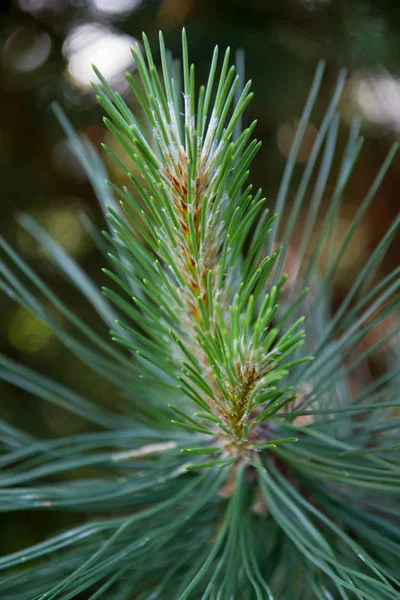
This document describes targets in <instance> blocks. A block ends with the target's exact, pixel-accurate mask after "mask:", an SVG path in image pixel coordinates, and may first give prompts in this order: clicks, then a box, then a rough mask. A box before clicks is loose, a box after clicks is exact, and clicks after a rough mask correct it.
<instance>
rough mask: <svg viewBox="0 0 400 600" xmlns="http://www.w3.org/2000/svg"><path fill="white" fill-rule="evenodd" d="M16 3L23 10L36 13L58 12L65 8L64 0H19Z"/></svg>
mask: <svg viewBox="0 0 400 600" xmlns="http://www.w3.org/2000/svg"><path fill="white" fill-rule="evenodd" d="M18 4H19V5H20V7H21V9H22V10H23V11H24V12H27V13H31V14H38V13H41V12H52V13H58V12H60V11H62V10H63V9H64V8H65V5H66V1H65V0H19V2H18Z"/></svg>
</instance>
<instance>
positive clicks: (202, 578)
mask: <svg viewBox="0 0 400 600" xmlns="http://www.w3.org/2000/svg"><path fill="white" fill-rule="evenodd" d="M182 42H183V43H182V64H181V65H179V64H177V63H176V62H173V61H172V60H171V57H170V55H169V53H168V52H167V51H166V50H165V47H164V42H163V38H162V35H161V34H160V57H161V64H160V65H159V66H158V67H156V65H155V63H154V59H153V57H152V53H151V50H150V46H149V43H148V41H147V38H146V36H143V45H139V44H137V45H136V46H135V47H134V48H133V50H132V52H133V57H134V60H135V63H136V66H137V69H138V73H139V76H140V82H138V80H137V79H136V78H133V77H132V76H127V78H128V82H129V84H130V86H131V88H132V90H133V92H134V94H135V95H136V97H137V99H138V102H139V104H140V105H141V109H142V114H141V115H140V116H139V115H136V114H133V113H132V111H131V109H130V108H129V107H128V105H127V104H126V102H125V101H124V99H123V98H122V97H121V95H120V94H118V93H117V92H115V91H114V90H113V89H112V88H111V87H110V85H109V84H108V83H107V81H106V80H105V79H104V78H103V76H102V75H101V73H99V72H98V71H97V70H96V69H95V71H96V75H97V77H98V80H99V85H97V84H94V85H95V88H96V91H97V94H98V100H99V102H100V104H101V106H102V107H103V108H104V110H105V112H106V113H107V118H105V120H104V122H105V124H106V126H107V127H108V129H109V130H110V132H111V133H112V135H113V136H114V138H115V140H116V141H117V142H118V143H119V144H120V147H121V151H122V154H123V156H124V157H125V158H126V160H122V159H121V154H120V153H118V154H117V153H115V152H114V151H113V150H112V149H111V148H107V147H106V148H105V149H106V151H107V152H108V153H109V154H110V155H111V156H112V158H113V159H114V160H115V161H116V163H117V165H118V166H119V168H120V169H121V170H122V173H123V174H124V177H125V179H126V182H127V185H126V186H122V187H119V186H117V185H115V184H114V183H112V182H107V181H106V178H107V175H106V173H105V169H104V167H103V164H102V162H101V160H100V158H99V156H98V154H97V153H96V151H95V150H94V148H93V147H92V145H91V144H90V143H89V142H88V141H87V140H86V139H85V138H83V137H81V136H78V135H77V134H76V133H75V132H74V131H73V129H72V128H71V126H70V124H69V122H68V121H67V119H66V117H65V116H64V114H63V113H62V111H61V110H60V108H58V107H55V111H56V114H57V116H58V118H59V121H60V123H61V125H62V126H63V127H64V130H65V132H66V134H67V135H68V138H69V141H70V144H71V148H72V150H73V152H74V154H75V156H76V157H77V158H78V160H79V161H80V163H81V165H82V167H83V168H84V170H85V171H86V173H87V175H88V177H89V178H90V180H91V183H92V185H93V188H94V190H95V192H96V194H97V196H98V199H99V202H100V205H101V207H102V209H103V210H104V213H105V215H106V219H107V224H108V226H107V229H106V230H105V231H104V232H103V233H104V236H103V239H102V240H101V241H99V249H100V251H101V252H103V253H104V264H105V265H107V266H106V267H105V268H104V273H105V275H106V276H107V277H108V281H109V285H107V286H106V287H105V288H103V289H98V287H97V285H95V283H94V282H93V281H92V280H91V279H90V278H89V276H88V275H87V274H86V273H85V272H84V271H83V270H82V269H81V268H80V266H79V265H78V264H76V263H75V262H74V261H73V260H72V258H71V257H69V256H68V255H67V254H66V252H65V251H64V250H63V249H62V248H61V247H60V246H59V245H58V243H57V242H56V241H55V240H54V239H52V238H51V237H50V236H49V235H48V234H47V233H46V232H45V231H44V230H43V229H42V228H41V227H40V226H39V224H38V223H37V222H36V221H34V220H33V219H32V217H30V216H28V215H23V216H21V217H20V218H19V222H20V225H21V226H22V227H23V228H24V229H25V230H26V231H27V232H28V233H29V234H30V235H31V236H33V238H34V239H35V240H37V241H38V242H39V243H40V244H41V245H42V246H43V247H44V248H45V249H46V251H47V252H48V254H49V255H50V257H51V259H52V261H53V262H54V263H55V264H56V265H57V266H58V268H59V269H60V271H61V272H62V273H63V275H64V276H65V277H66V278H67V279H68V280H69V282H70V283H71V285H72V286H74V287H75V288H76V289H78V290H79V292H80V293H81V294H82V299H83V301H86V302H89V303H90V304H91V306H92V308H93V310H94V311H96V312H97V313H98V315H99V316H100V318H101V319H102V320H103V321H104V323H105V324H106V326H107V328H108V329H110V332H111V334H110V337H109V338H106V337H103V336H102V335H101V334H99V332H98V331H96V330H94V329H93V328H92V327H91V326H89V325H88V324H87V323H85V322H84V320H82V319H81V318H80V317H79V316H78V315H76V314H74V312H72V311H71V310H70V309H69V308H68V306H67V305H66V304H65V303H64V302H63V300H62V299H61V298H60V297H59V296H58V295H57V294H56V293H55V292H54V291H52V290H51V289H50V288H49V286H48V285H47V284H46V283H45V281H43V280H42V279H41V278H40V277H39V276H38V275H37V274H36V273H35V272H34V271H33V270H32V269H31V268H30V267H29V265H28V264H27V263H26V262H25V261H24V260H23V259H22V258H21V257H20V256H19V255H18V254H17V252H16V251H15V250H14V249H13V248H12V247H11V246H10V245H9V244H8V243H7V242H6V241H5V240H4V239H0V247H1V253H2V258H1V261H0V286H1V289H2V290H3V291H4V292H5V293H6V294H8V295H9V296H11V297H12V298H13V299H14V300H15V302H16V303H18V304H19V305H20V306H21V307H23V308H24V309H26V310H28V311H30V312H32V313H33V314H35V315H36V316H37V317H39V318H40V319H42V320H43V321H44V322H45V323H46V324H47V325H48V326H49V327H51V329H52V330H53V332H54V335H55V336H56V337H57V338H58V339H59V340H60V341H61V342H62V343H63V344H64V345H65V346H66V347H67V348H68V349H69V351H70V352H71V353H73V354H74V355H75V356H76V357H78V358H79V360H80V361H82V362H83V363H84V364H85V365H86V366H87V369H90V370H91V371H92V372H94V373H95V374H96V375H97V377H98V378H99V379H100V380H101V381H107V382H109V383H110V384H112V386H114V387H115V389H118V390H119V396H120V398H121V399H122V400H123V403H124V410H123V411H114V410H112V409H111V408H105V407H103V406H101V405H99V404H96V401H95V399H89V398H85V397H82V396H81V395H80V394H78V393H76V392H74V391H73V390H72V389H69V388H66V387H64V386H63V385H61V384H59V383H57V382H56V381H53V380H52V379H50V378H48V377H45V376H44V375H41V374H39V373H37V372H34V371H32V370H30V369H28V368H27V367H24V366H22V365H20V364H18V363H16V362H15V361H13V360H11V359H10V358H8V357H6V356H0V375H1V377H2V379H4V380H5V381H7V382H9V383H11V384H13V385H15V386H18V387H19V388H21V389H23V390H25V391H27V392H29V393H30V394H32V395H33V396H36V397H38V398H41V399H44V400H46V401H48V402H51V403H55V404H56V405H58V406H61V407H63V408H65V409H67V410H69V411H71V412H72V413H75V414H76V415H79V417H81V418H82V419H85V420H86V421H87V422H88V423H90V424H91V430H90V431H89V432H88V433H84V434H76V435H72V436H65V437H61V438H58V439H40V438H39V437H37V438H34V437H33V436H31V435H28V434H26V433H25V432H24V431H22V430H20V429H17V428H16V427H14V426H11V425H10V424H8V423H6V422H5V421H1V422H0V439H1V441H2V443H3V450H2V453H1V454H0V464H1V467H2V477H1V490H0V507H1V510H2V511H18V510H25V511H26V510H30V511H32V518H35V516H34V515H35V511H38V510H40V511H46V510H52V511H54V510H58V511H64V512H70V513H76V514H78V515H79V514H81V515H83V519H81V524H80V525H78V526H76V527H73V528H70V529H68V530H66V531H62V532H60V533H57V534H55V535H54V536H53V537H50V538H48V539H44V540H43V541H42V542H40V543H38V544H35V545H33V546H30V547H27V548H24V549H22V550H20V551H18V552H15V553H13V554H8V555H3V556H2V557H1V558H0V571H1V572H0V597H1V598H2V599H4V600H33V599H35V600H56V599H60V600H61V599H62V600H67V599H69V598H75V597H83V598H90V599H92V600H95V599H96V600H97V599H99V598H101V599H103V598H104V599H109V600H133V598H135V599H136V600H155V599H156V598H157V599H160V600H162V599H165V600H178V599H179V600H184V599H186V598H193V599H196V598H199V599H200V598H203V599H207V598H209V599H210V600H217V599H219V600H228V599H238V600H252V599H258V600H267V599H268V600H271V599H279V600H282V599H285V600H286V599H287V600H297V599H298V600H300V599H301V600H307V599H313V598H317V599H325V600H326V599H331V600H333V599H336V598H338V599H339V598H340V599H352V598H357V599H362V600H389V599H393V598H400V578H399V564H400V502H399V492H400V467H399V458H400V454H399V442H398V440H399V412H398V411H399V406H400V402H399V400H398V382H399V379H398V377H399V368H398V351H397V350H396V347H395V340H396V339H398V338H396V336H397V334H398V331H399V328H398V327H397V328H395V327H394V328H390V330H389V331H386V332H385V333H384V334H382V337H379V339H376V337H375V338H374V339H375V341H374V343H373V344H372V345H371V344H369V345H365V344H363V342H364V341H365V339H366V338H367V336H368V335H369V334H370V333H371V331H376V330H378V329H379V324H380V323H381V322H382V321H383V320H384V319H387V318H391V317H393V316H395V313H396V311H398V309H399V303H400V302H399V292H398V290H399V287H400V277H399V274H400V268H396V269H395V270H393V271H392V272H390V273H389V274H387V275H384V276H382V277H379V276H378V273H379V268H380V265H381V264H382V262H383V261H384V258H385V254H386V252H387V250H388V248H389V246H390V243H391V241H392V240H393V238H394V236H395V235H396V233H397V232H398V229H399V224H400V218H399V217H398V218H397V219H396V220H395V221H394V222H393V224H392V226H391V227H390V228H389V229H388V231H387V232H386V234H385V235H384V237H383V238H382V240H381V241H380V243H379V244H378V246H377V247H376V248H375V250H374V251H373V252H372V254H371V256H370V257H369V259H368V260H367V262H366V264H365V265H364V267H363V268H362V269H361V271H360V273H359V275H358V276H357V278H356V279H355V281H354V282H353V284H352V286H351V288H350V290H349V291H348V293H347V295H346V296H345V298H344V299H343V300H342V302H341V304H340V305H339V307H338V308H336V309H335V310H333V309H332V298H331V291H332V281H333V279H334V276H335V273H336V271H337V268H338V265H339V264H340V261H341V259H342V257H343V255H344V253H345V252H346V249H347V248H348V247H349V244H350V243H351V240H352V238H353V236H354V233H355V232H356V230H357V227H358V226H359V224H360V223H361V220H362V218H363V216H364V214H365V213H366V211H367V209H368V207H369V206H370V204H371V202H372V201H373V198H374V195H375V193H376V191H377V189H378V187H379V185H380V184H381V182H382V179H383V178H384V176H385V173H386V171H387V170H388V168H389V165H390V163H391V161H392V159H393V156H394V154H395V151H396V147H393V149H392V150H391V151H390V153H389V155H388V157H387V159H386V160H385V161H384V163H383V164H382V166H381V168H380V169H379V172H378V173H377V175H376V177H375V179H374V181H373V184H372V186H371V188H370V190H369V191H368V193H367V194H366V196H365V198H364V200H363V201H362V203H361V204H360V206H359V208H358V211H357V213H356V215H355V217H354V220H353V222H352V223H351V225H350V227H349V229H348V231H347V232H346V235H345V236H344V239H343V241H342V243H341V244H340V245H339V247H334V245H332V243H331V241H332V235H333V231H334V229H335V225H336V223H337V220H338V218H339V214H340V208H341V203H342V199H343V195H344V193H345V190H346V186H347V184H348V181H349V178H350V175H351V172H352V169H353V166H354V165H355V163H356V161H357V158H358V156H359V153H360V150H361V146H362V141H363V140H362V138H361V137H360V124H359V122H358V121H355V122H354V123H353V124H352V126H351V128H350V130H349V136H348V140H347V144H346V147H345V149H344V152H343V155H342V157H341V158H340V161H339V163H338V164H339V167H338V168H337V169H336V168H335V171H334V173H333V172H332V164H333V161H334V158H335V160H336V162H337V161H338V159H337V157H336V156H335V151H336V150H337V137H338V129H339V119H340V117H339V114H338V110H337V109H338V103H339V100H340V97H341V92H342V90H343V86H344V81H345V74H344V73H342V72H341V73H340V74H339V77H338V80H337V84H336V87H335V89H334V91H333V93H332V96H331V101H330V104H329V106H328V108H327V111H326V113H325V115H324V117H323V119H322V122H321V124H320V128H319V132H318V135H317V137H316V138H315V141H314V145H313V147H312V149H311V152H310V155H309V158H308V161H307V163H306V164H305V167H304V171H303V173H302V176H301V178H300V181H299V183H298V185H297V186H294V169H295V164H296V156H297V153H298V151H299V148H300V145H301V141H302V137H303V135H304V132H305V129H306V126H307V123H308V121H309V119H310V115H311V112H312V110H313V107H314V105H315V102H316V100H317V97H318V93H319V90H320V86H321V82H322V77H323V70H324V65H323V64H322V63H321V64H320V65H319V66H318V68H317V71H316V74H315V78H314V81H313V84H312V87H311V91H310V94H309V97H308V100H307V103H306V106H305V108H304V112H303V115H302V118H301V120H300V122H299V125H298V128H297V130H296V136H295V139H294V141H293V144H292V149H291V152H290V155H289V158H288V161H287V165H286V168H285V171H284V173H283V177H282V183H281V186H280V189H279V193H278V195H277V198H276V202H275V207H272V209H273V210H270V209H271V207H270V206H269V203H268V202H267V201H266V200H265V199H264V198H263V197H262V193H261V191H258V192H256V193H253V191H252V186H251V185H250V184H249V183H248V176H249V167H250V164H251V162H252V160H253V158H254V157H255V155H256V153H257V150H258V148H259V143H258V142H257V141H256V140H254V139H253V137H252V136H253V131H254V128H255V123H253V124H251V125H250V126H249V127H247V128H245V129H243V128H242V115H243V112H244V110H245V109H246V107H247V105H248V103H249V102H250V101H251V98H252V94H251V92H250V82H249V83H247V84H246V85H244V86H242V85H241V79H242V78H241V77H240V74H239V75H238V74H236V72H235V67H233V66H230V54H229V50H228V51H226V53H225V54H224V56H223V57H222V60H219V57H218V54H219V53H218V48H216V49H215V52H214V55H213V57H212V61H211V66H210V70H209V76H208V79H207V81H206V83H205V84H204V85H201V86H200V87H199V88H198V87H197V85H196V82H195V70H194V67H193V66H192V65H190V64H189V58H188V52H187V43H186V37H185V32H183V37H182ZM181 80H182V85H181ZM328 178H329V180H330V181H332V180H334V185H333V186H329V187H328V185H327V183H328ZM128 182H129V184H128ZM294 188H296V189H294ZM289 195H291V196H293V198H292V199H291V201H290V205H288V202H287V201H288V198H289ZM328 195H329V198H328V200H327V196H328ZM323 204H324V210H323V211H322V206H323ZM301 211H303V213H305V215H306V216H305V219H304V222H303V223H302V230H301V235H300V236H297V237H296V236H295V235H294V234H295V231H297V222H298V220H299V215H300V212H301ZM321 213H323V216H322V217H321V216H320V215H321ZM100 237H101V236H97V237H96V239H99V238H100ZM294 239H296V242H295V243H294ZM322 253H328V254H329V257H330V260H329V264H328V267H327V268H325V269H324V270H323V272H321V270H320V269H319V268H318V265H319V258H320V256H321V255H322ZM293 256H294V258H293ZM288 266H290V269H288ZM285 270H288V274H285ZM49 306H51V308H52V310H51V311H49V310H48V307H49ZM54 311H58V312H59V313H60V314H61V315H62V316H63V319H64V321H65V322H66V323H68V327H66V326H65V327H64V326H63V325H62V324H60V322H59V321H57V319H55V318H54ZM379 331H381V330H380V329H379ZM72 332H73V333H72ZM387 345H391V347H392V351H391V353H388V356H389V359H388V361H387V362H388V364H387V365H386V366H385V369H384V371H383V373H382V374H381V375H379V376H378V377H376V376H375V377H374V376H373V375H372V374H371V371H370V368H369V365H370V361H371V357H372V356H373V354H374V353H375V352H378V351H379V350H380V349H382V348H383V347H386V346H387ZM71 473H73V474H74V476H73V477H71Z"/></svg>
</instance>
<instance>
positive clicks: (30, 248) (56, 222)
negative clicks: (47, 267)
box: [17, 197, 93, 263]
mask: <svg viewBox="0 0 400 600" xmlns="http://www.w3.org/2000/svg"><path fill="white" fill-rule="evenodd" d="M84 205H85V203H84V201H83V200H81V199H80V198H77V197H67V198H63V204H61V206H60V205H58V206H57V205H56V206H52V207H51V208H47V209H45V210H43V211H41V212H38V211H36V212H32V213H31V214H32V216H33V217H34V218H35V219H37V221H38V223H39V224H40V225H41V226H42V227H43V228H44V229H45V230H46V231H47V232H48V233H49V234H50V235H51V237H52V238H53V239H54V240H55V241H56V242H57V243H58V244H60V246H62V248H63V249H64V250H65V251H66V252H67V254H69V255H70V256H72V257H74V258H78V257H80V256H83V255H85V254H87V253H88V252H90V251H91V250H92V248H93V242H92V240H91V238H90V236H89V235H88V233H87V231H86V228H85V225H84V223H83V219H82V218H81V216H80V215H81V211H82V209H83V206H84ZM17 242H18V246H19V247H20V248H21V250H22V252H24V254H27V255H29V257H30V258H31V259H32V258H45V260H46V263H49V262H50V263H51V262H52V259H51V257H50V255H49V254H48V252H47V251H46V250H45V249H44V248H43V246H41V245H40V244H37V242H36V241H35V240H34V239H33V238H32V236H30V235H29V234H28V233H27V232H26V231H24V230H23V229H20V230H19V231H18V233H17Z"/></svg>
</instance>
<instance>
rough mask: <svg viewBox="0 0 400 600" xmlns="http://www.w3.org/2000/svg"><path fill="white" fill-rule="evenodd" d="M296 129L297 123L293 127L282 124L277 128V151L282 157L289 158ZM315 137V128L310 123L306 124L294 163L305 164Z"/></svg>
mask: <svg viewBox="0 0 400 600" xmlns="http://www.w3.org/2000/svg"><path fill="white" fill-rule="evenodd" d="M297 127H298V124H297V123H295V125H294V126H292V125H289V123H283V124H282V125H279V127H278V131H277V133H276V141H277V144H278V148H279V150H280V151H281V152H282V154H283V155H284V156H289V154H290V150H291V148H292V145H293V141H294V138H295V135H296V131H297ZM317 136H318V131H317V128H316V127H315V126H314V125H313V124H312V123H307V125H306V128H305V130H304V134H303V139H302V140H301V144H300V147H299V151H298V153H297V157H296V162H298V163H305V162H306V161H307V159H308V157H309V156H310V152H311V150H312V147H313V144H314V142H315V140H316V138H317Z"/></svg>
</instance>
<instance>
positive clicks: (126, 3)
mask: <svg viewBox="0 0 400 600" xmlns="http://www.w3.org/2000/svg"><path fill="white" fill-rule="evenodd" d="M141 1H142V0H91V3H92V5H93V8H95V9H96V10H98V11H99V12H102V13H105V14H107V15H117V14H121V13H128V12H130V11H133V10H134V9H135V8H137V7H138V6H139V5H140V4H141Z"/></svg>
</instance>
